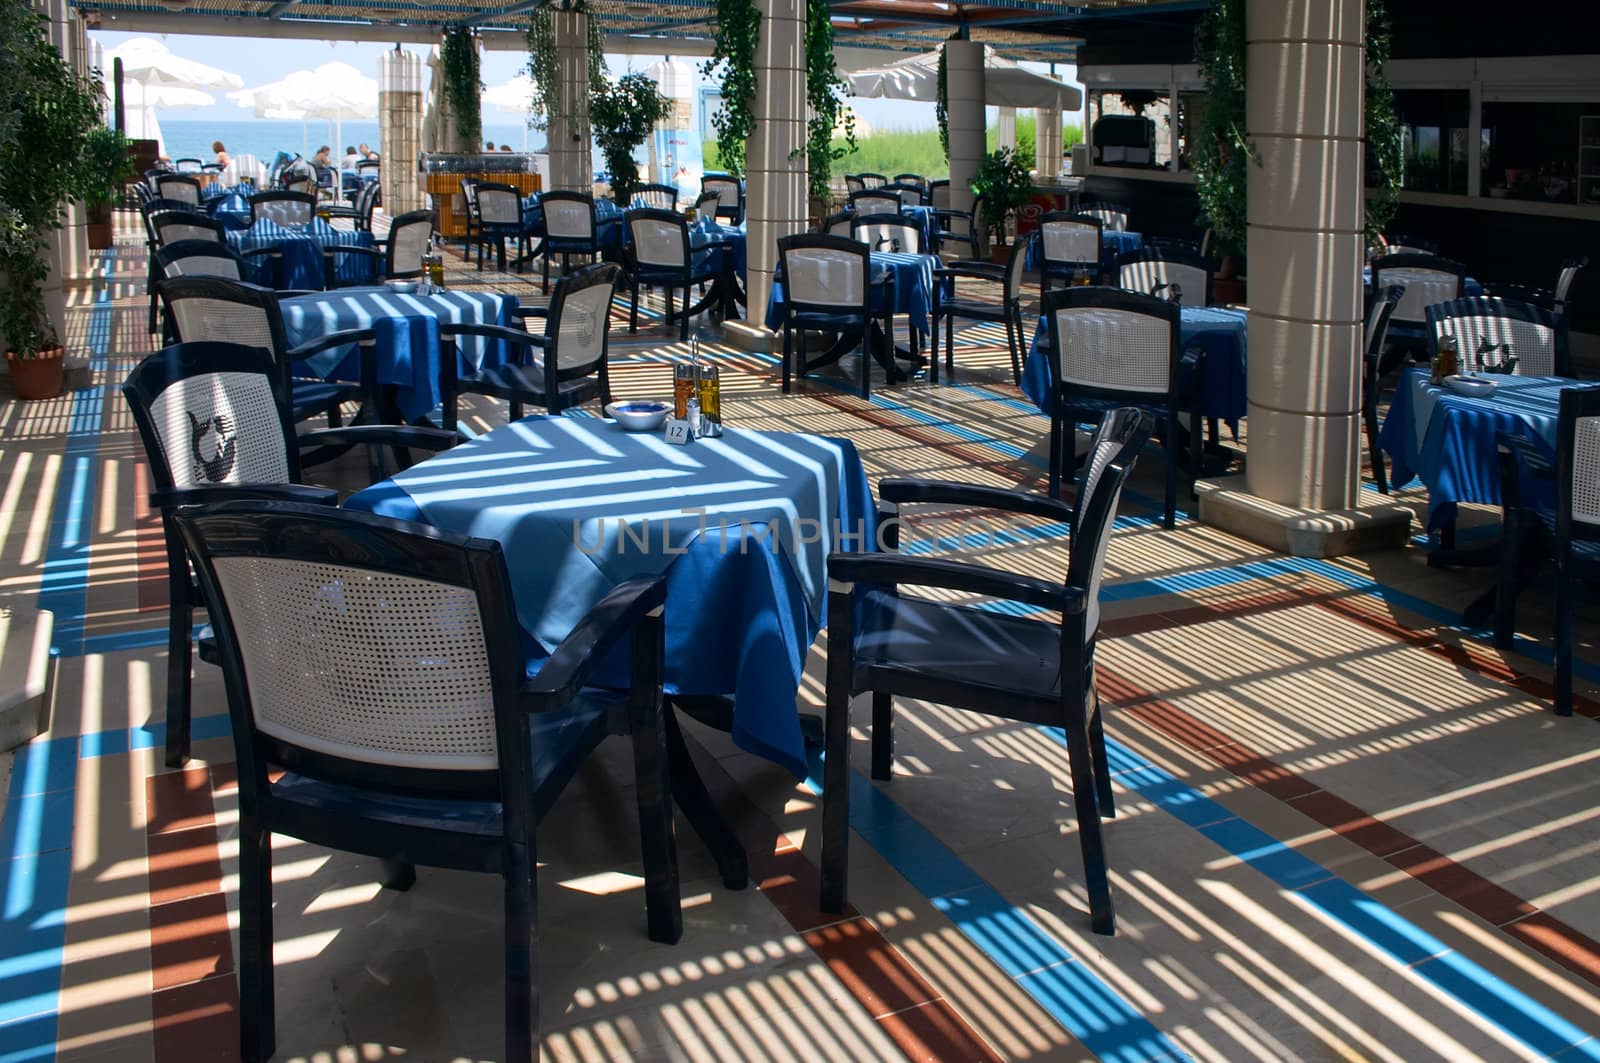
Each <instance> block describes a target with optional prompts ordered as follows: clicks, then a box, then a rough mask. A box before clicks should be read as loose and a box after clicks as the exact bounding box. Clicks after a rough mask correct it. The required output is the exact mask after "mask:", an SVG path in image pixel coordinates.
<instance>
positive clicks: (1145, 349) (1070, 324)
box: [1056, 307, 1172, 394]
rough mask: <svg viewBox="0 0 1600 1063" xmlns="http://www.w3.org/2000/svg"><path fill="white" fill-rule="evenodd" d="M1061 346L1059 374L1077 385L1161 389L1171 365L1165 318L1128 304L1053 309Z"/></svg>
mask: <svg viewBox="0 0 1600 1063" xmlns="http://www.w3.org/2000/svg"><path fill="white" fill-rule="evenodd" d="M1056 327H1057V329H1058V331H1059V333H1060V336H1061V348H1062V349H1061V350H1060V351H1058V352H1056V368H1057V370H1058V373H1057V379H1059V380H1061V381H1062V382H1064V383H1067V384H1074V385H1077V386H1080V387H1090V388H1109V389H1115V390H1118V391H1130V392H1132V391H1137V392H1145V393H1149V394H1165V393H1166V390H1167V385H1168V379H1167V378H1168V375H1169V374H1170V372H1171V369H1172V330H1171V327H1170V326H1169V325H1168V324H1167V322H1165V321H1163V320H1161V319H1160V318H1158V317H1151V316H1150V315H1148V314H1140V313H1137V312H1135V311H1132V310H1113V309H1108V308H1105V307H1065V308H1062V309H1060V310H1058V311H1056Z"/></svg>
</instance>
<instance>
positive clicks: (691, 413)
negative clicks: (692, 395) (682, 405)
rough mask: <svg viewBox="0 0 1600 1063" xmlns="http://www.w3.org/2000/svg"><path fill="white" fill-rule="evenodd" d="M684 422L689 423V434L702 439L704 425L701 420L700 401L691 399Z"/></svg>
mask: <svg viewBox="0 0 1600 1063" xmlns="http://www.w3.org/2000/svg"><path fill="white" fill-rule="evenodd" d="M684 420H686V421H688V422H689V434H690V435H691V436H693V437H695V438H696V439H698V438H699V437H700V426H701V424H702V423H703V422H702V420H701V418H700V400H699V399H690V400H689V401H688V403H687V408H686V412H685V414H684Z"/></svg>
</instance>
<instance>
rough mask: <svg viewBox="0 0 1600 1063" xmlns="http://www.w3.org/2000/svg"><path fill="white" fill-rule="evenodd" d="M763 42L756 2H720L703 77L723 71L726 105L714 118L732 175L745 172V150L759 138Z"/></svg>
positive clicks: (712, 120)
mask: <svg viewBox="0 0 1600 1063" xmlns="http://www.w3.org/2000/svg"><path fill="white" fill-rule="evenodd" d="M760 41H761V12H760V11H758V10H757V9H756V5H755V3H754V2H753V0H717V24H716V33H715V34H714V35H713V37H712V40H711V59H710V60H709V61H708V62H707V63H706V65H705V68H704V69H703V71H702V73H704V74H705V76H706V77H711V76H713V75H714V74H716V73H717V72H718V70H719V69H720V71H721V74H722V103H721V105H720V106H718V108H717V110H716V113H715V114H713V115H712V116H711V125H712V127H713V128H714V129H716V131H717V145H718V147H720V148H721V150H722V165H723V168H724V169H725V170H727V171H728V172H729V173H731V174H735V175H741V174H743V173H744V168H745V146H746V144H747V142H748V141H749V140H750V138H751V137H752V136H753V135H754V134H755V129H756V116H755V100H756V45H757V44H759V43H760Z"/></svg>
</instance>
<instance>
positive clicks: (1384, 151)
mask: <svg viewBox="0 0 1600 1063" xmlns="http://www.w3.org/2000/svg"><path fill="white" fill-rule="evenodd" d="M1366 18H1367V94H1366V105H1365V108H1366V109H1365V113H1364V114H1363V116H1362V117H1363V120H1364V128H1363V130H1362V136H1363V137H1364V138H1365V139H1366V149H1367V221H1366V229H1367V241H1368V242H1369V243H1373V242H1376V240H1377V238H1378V237H1379V236H1381V235H1382V234H1383V230H1384V229H1385V228H1387V227H1388V225H1389V222H1390V221H1391V220H1392V219H1393V218H1394V213H1395V210H1396V209H1397V208H1398V207H1399V205H1400V182H1401V177H1402V171H1401V166H1402V163H1401V155H1400V123H1399V120H1398V119H1397V118H1396V117H1395V113H1394V90H1393V89H1391V88H1390V87H1389V78H1388V75H1386V74H1385V73H1384V71H1383V67H1384V64H1385V63H1387V62H1388V61H1389V54H1390V49H1391V46H1392V44H1393V40H1392V38H1391V35H1390V34H1391V30H1390V26H1389V11H1388V9H1387V8H1386V7H1385V6H1384V2H1383V0H1367V6H1366Z"/></svg>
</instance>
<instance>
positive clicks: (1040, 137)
mask: <svg viewBox="0 0 1600 1063" xmlns="http://www.w3.org/2000/svg"><path fill="white" fill-rule="evenodd" d="M1033 114H1034V127H1035V131H1034V134H1033V157H1034V167H1035V169H1037V170H1038V172H1039V178H1040V180H1043V179H1045V178H1047V177H1055V176H1056V175H1057V174H1059V173H1060V172H1061V112H1060V111H1057V110H1055V109H1054V108H1050V107H1041V108H1039V109H1038V110H1037V111H1035V112H1033Z"/></svg>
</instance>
